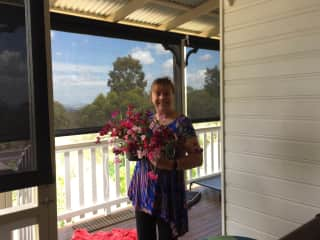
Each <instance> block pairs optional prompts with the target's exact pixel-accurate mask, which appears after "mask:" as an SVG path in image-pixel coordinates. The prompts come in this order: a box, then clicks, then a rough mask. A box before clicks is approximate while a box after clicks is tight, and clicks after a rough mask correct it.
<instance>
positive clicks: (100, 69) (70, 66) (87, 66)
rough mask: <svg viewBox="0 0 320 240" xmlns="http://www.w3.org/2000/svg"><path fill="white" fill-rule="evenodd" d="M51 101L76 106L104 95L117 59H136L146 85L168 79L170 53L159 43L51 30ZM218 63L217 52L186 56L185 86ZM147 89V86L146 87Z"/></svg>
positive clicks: (195, 82) (197, 81) (196, 81)
mask: <svg viewBox="0 0 320 240" xmlns="http://www.w3.org/2000/svg"><path fill="white" fill-rule="evenodd" d="M51 47H52V68H53V87H54V90H53V91H54V99H55V100H57V101H59V102H61V103H62V104H64V105H66V106H72V107H80V106H83V105H85V104H88V103H90V102H92V101H93V100H94V98H95V97H96V96H97V95H98V94H99V93H107V92H108V91H109V89H108V86H107V80H108V72H109V71H110V70H112V63H113V62H114V61H115V60H116V59H117V57H124V56H128V54H130V55H131V56H132V57H133V58H136V59H138V60H140V62H141V64H142V66H143V71H144V72H145V78H146V79H147V81H148V86H149V85H150V83H151V82H152V80H153V79H154V78H156V77H160V76H169V77H172V54H171V53H170V52H169V51H166V50H164V49H163V47H162V46H161V44H154V43H147V42H139V41H129V40H122V39H115V38H106V37H97V36H91V35H83V34H74V33H66V32H59V31H51ZM218 62H219V53H218V52H215V51H207V50H199V51H198V53H197V54H195V55H192V56H191V57H190V63H189V66H188V69H187V77H188V85H190V86H193V87H195V88H199V87H201V86H202V85H203V75H204V71H205V69H206V67H213V66H215V65H217V64H218ZM148 86H147V87H148Z"/></svg>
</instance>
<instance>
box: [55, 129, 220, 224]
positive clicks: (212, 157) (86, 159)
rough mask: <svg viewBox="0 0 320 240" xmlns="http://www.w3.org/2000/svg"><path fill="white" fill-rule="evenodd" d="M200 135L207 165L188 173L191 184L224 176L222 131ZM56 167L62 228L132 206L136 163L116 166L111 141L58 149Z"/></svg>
mask: <svg viewBox="0 0 320 240" xmlns="http://www.w3.org/2000/svg"><path fill="white" fill-rule="evenodd" d="M196 132H197V136H198V138H199V141H200V144H201V147H202V148H203V149H204V151H203V159H204V161H203V165H202V166H201V167H198V168H195V169H191V170H188V171H187V172H186V181H187V183H189V182H190V181H191V180H194V179H196V178H201V177H204V176H208V175H214V174H217V173H219V172H220V159H219V155H220V152H219V151H220V127H206V128H201V129H197V130H196ZM56 163H57V167H56V169H57V191H58V221H59V223H60V226H61V225H65V224H68V223H75V222H78V221H79V220H82V219H85V218H90V217H92V216H97V215H102V214H108V213H110V212H112V211H114V210H117V209H119V208H121V207H126V206H128V198H127V194H126V193H127V188H128V185H129V182H130V177H131V174H132V171H133V168H134V164H135V163H134V162H129V161H127V160H125V162H124V164H117V163H115V162H114V155H113V154H112V146H111V145H110V144H108V141H102V142H101V144H96V143H94V142H89V143H78V144H69V145H63V146H57V147H56Z"/></svg>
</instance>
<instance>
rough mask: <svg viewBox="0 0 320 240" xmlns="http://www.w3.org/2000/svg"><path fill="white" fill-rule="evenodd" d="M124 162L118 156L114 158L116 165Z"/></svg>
mask: <svg viewBox="0 0 320 240" xmlns="http://www.w3.org/2000/svg"><path fill="white" fill-rule="evenodd" d="M121 162H122V161H121V159H120V158H119V156H118V155H116V156H115V157H114V163H115V164H120V163H121Z"/></svg>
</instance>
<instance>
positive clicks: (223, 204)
mask: <svg viewBox="0 0 320 240" xmlns="http://www.w3.org/2000/svg"><path fill="white" fill-rule="evenodd" d="M224 3H225V1H224V0H220V3H219V5H220V9H219V16H220V21H219V22H220V119H221V121H220V122H221V134H220V139H219V140H220V164H221V228H222V229H221V232H222V235H226V234H227V229H226V216H227V213H226V189H225V186H226V184H225V157H224V153H225V140H224V133H225V120H224Z"/></svg>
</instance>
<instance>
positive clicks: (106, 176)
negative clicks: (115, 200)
mask: <svg viewBox="0 0 320 240" xmlns="http://www.w3.org/2000/svg"><path fill="white" fill-rule="evenodd" d="M108 157H109V155H108V146H105V147H103V148H102V163H103V164H102V166H103V169H102V173H103V193H104V194H103V196H104V201H105V202H108V201H109V158H108ZM105 212H106V214H108V213H109V212H110V207H109V206H108V207H106V208H105Z"/></svg>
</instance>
